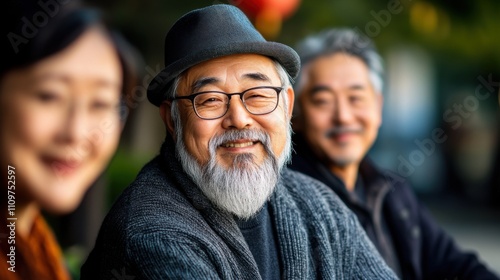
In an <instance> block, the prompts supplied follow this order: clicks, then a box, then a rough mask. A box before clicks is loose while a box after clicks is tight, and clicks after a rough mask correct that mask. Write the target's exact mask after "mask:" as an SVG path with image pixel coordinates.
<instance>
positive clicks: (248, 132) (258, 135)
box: [209, 129, 271, 148]
mask: <svg viewBox="0 0 500 280" xmlns="http://www.w3.org/2000/svg"><path fill="white" fill-rule="evenodd" d="M240 139H250V140H253V141H260V142H262V144H264V146H265V147H270V146H271V145H270V144H271V138H270V136H269V134H267V133H266V132H264V131H262V130H258V129H244V130H229V131H226V132H223V133H221V134H217V135H215V136H214V137H212V139H210V142H209V146H210V148H212V147H213V148H217V147H218V146H220V145H222V144H223V143H226V142H230V141H236V140H240Z"/></svg>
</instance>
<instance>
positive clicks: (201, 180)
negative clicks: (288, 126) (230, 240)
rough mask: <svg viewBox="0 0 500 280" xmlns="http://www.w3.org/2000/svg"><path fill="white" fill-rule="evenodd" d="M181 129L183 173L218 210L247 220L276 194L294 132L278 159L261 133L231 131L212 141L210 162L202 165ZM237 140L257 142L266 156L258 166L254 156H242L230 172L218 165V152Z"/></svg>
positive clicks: (179, 142)
mask: <svg viewBox="0 0 500 280" xmlns="http://www.w3.org/2000/svg"><path fill="white" fill-rule="evenodd" d="M181 133H182V127H178V129H176V134H177V135H176V136H177V141H176V151H177V155H178V157H179V159H180V162H181V164H182V167H183V169H184V171H185V172H186V173H187V174H188V175H189V176H190V177H191V179H192V180H193V181H194V183H195V184H196V185H197V186H198V187H199V188H200V190H201V191H202V192H203V194H204V195H205V196H206V197H207V198H208V199H209V200H210V201H211V202H212V203H213V204H214V205H215V206H216V207H218V208H219V209H222V210H224V211H227V212H229V213H232V214H234V215H235V216H237V217H239V218H242V219H248V218H251V217H252V216H253V215H255V214H256V213H257V212H258V211H259V210H260V209H261V208H262V206H264V204H265V203H266V202H267V200H268V199H269V197H270V196H271V194H272V193H273V192H274V189H275V187H276V184H277V182H278V180H279V178H280V172H281V169H282V168H283V166H284V165H285V164H286V162H287V161H288V160H289V158H290V155H291V130H289V131H288V135H287V140H286V141H287V142H286V145H285V149H284V150H283V153H282V155H281V156H280V157H279V158H278V157H276V156H275V155H274V153H273V151H272V149H271V140H270V136H269V135H268V134H267V133H266V132H263V131H260V130H230V131H227V132H225V133H223V134H220V135H216V136H214V137H213V138H212V139H210V141H209V153H210V160H209V162H208V163H207V164H205V165H203V166H202V165H200V164H199V163H198V162H197V161H196V160H195V159H194V158H193V157H192V156H191V155H190V154H189V153H188V152H187V150H186V147H185V145H184V141H183V139H182V135H181ZM237 139H252V140H258V141H260V142H261V143H262V145H263V146H264V149H265V151H266V153H267V156H266V158H265V159H264V161H263V163H262V164H260V165H258V164H257V163H256V162H255V156H254V155H253V154H250V153H247V154H239V155H236V156H235V157H234V159H233V164H232V166H231V167H229V168H228V169H226V168H224V167H223V166H221V165H219V164H218V163H217V158H216V149H217V147H218V146H219V145H221V144H222V143H224V142H228V141H232V140H237Z"/></svg>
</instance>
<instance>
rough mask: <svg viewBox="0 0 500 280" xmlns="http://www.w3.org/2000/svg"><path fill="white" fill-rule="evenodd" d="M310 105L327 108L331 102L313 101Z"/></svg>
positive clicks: (323, 100)
mask: <svg viewBox="0 0 500 280" xmlns="http://www.w3.org/2000/svg"><path fill="white" fill-rule="evenodd" d="M312 104H313V105H314V106H318V107H323V106H329V105H331V104H332V102H330V101H328V100H325V99H313V100H312Z"/></svg>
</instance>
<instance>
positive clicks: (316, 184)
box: [282, 168, 350, 219]
mask: <svg viewBox="0 0 500 280" xmlns="http://www.w3.org/2000/svg"><path fill="white" fill-rule="evenodd" d="M282 183H283V185H284V186H285V189H286V192H287V194H288V195H289V197H290V199H291V200H293V203H294V204H295V205H297V207H299V208H301V209H300V210H301V211H313V212H316V213H317V214H320V213H321V214H323V215H332V217H333V218H334V219H345V218H348V216H349V215H350V211H349V210H348V209H347V207H346V206H345V204H344V202H342V200H341V199H340V198H339V197H338V195H337V194H336V193H335V192H334V191H332V190H331V189H330V188H329V187H328V186H326V185H325V184H324V183H322V182H320V181H318V180H316V179H315V178H312V177H310V176H308V175H305V174H303V173H301V172H298V171H294V170H291V169H288V168H286V169H284V171H283V173H282Z"/></svg>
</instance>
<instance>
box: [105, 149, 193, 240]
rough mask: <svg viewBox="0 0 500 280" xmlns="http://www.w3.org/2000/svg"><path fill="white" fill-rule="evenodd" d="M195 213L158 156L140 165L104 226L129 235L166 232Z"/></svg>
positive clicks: (183, 222)
mask: <svg viewBox="0 0 500 280" xmlns="http://www.w3.org/2000/svg"><path fill="white" fill-rule="evenodd" d="M196 215H198V213H197V211H196V209H194V207H193V206H192V204H191V203H189V201H188V199H187V198H186V196H185V195H184V193H182V191H181V190H179V189H178V188H177V187H176V183H175V182H174V180H173V178H171V176H168V174H167V173H166V172H165V171H164V170H163V169H162V168H161V162H160V160H159V158H158V157H157V158H155V159H153V160H152V161H150V162H149V163H147V164H146V165H145V166H144V167H143V169H142V170H141V171H140V172H139V174H138V175H137V178H136V179H135V180H134V181H133V182H132V183H131V184H130V185H129V186H128V187H127V188H126V189H125V190H124V192H123V193H122V194H121V195H120V196H119V197H118V199H117V201H116V202H115V203H114V205H113V207H112V208H111V210H110V211H109V213H108V215H107V216H106V219H105V221H104V223H103V227H106V226H108V227H116V230H120V231H122V232H126V233H128V235H130V234H135V233H137V232H139V233H142V232H144V231H148V232H156V231H168V230H170V229H171V228H179V227H178V226H179V223H182V224H186V220H191V221H192V220H193V219H194V218H195V217H196ZM188 217H190V218H189V219H188ZM125 229H126V230H125Z"/></svg>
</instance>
